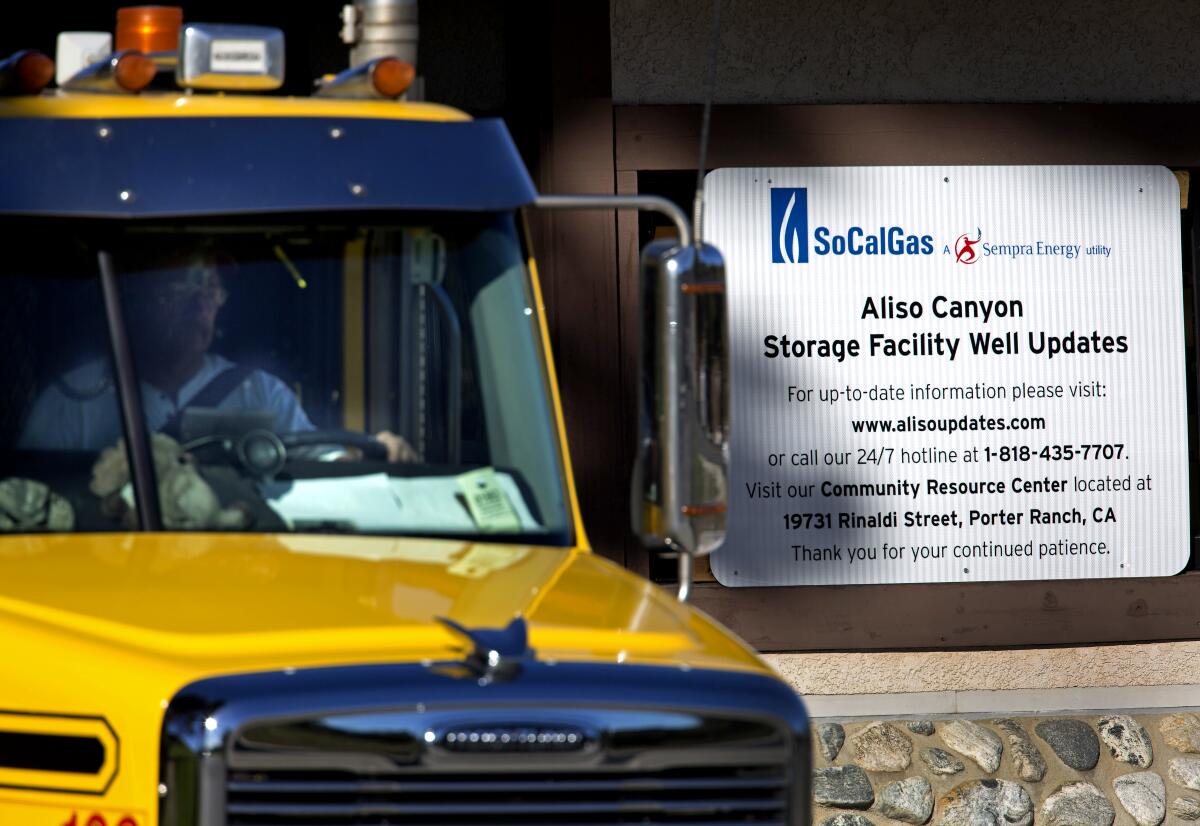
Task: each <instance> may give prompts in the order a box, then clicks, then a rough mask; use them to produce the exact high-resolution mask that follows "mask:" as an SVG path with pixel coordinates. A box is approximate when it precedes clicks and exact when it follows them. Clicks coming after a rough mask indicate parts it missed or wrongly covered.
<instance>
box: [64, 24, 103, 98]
mask: <svg viewBox="0 0 1200 826" xmlns="http://www.w3.org/2000/svg"><path fill="white" fill-rule="evenodd" d="M112 45H113V39H112V35H111V34H109V33H108V32H59V33H58V43H57V45H56V46H55V49H54V82H55V83H57V84H58V85H59V86H62V85H63V84H64V83H66V82H67V80H68V79H70V78H71V77H72V76H74V75H75V74H77V73H78V72H79V71H80V70H82V69H84V68H86V67H88V66H91V65H92V64H93V63H99V62H100V61H101V60H103V59H104V58H106V57H108V56H109V55H110V54H112Z"/></svg>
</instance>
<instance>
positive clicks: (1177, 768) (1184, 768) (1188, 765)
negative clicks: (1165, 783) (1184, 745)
mask: <svg viewBox="0 0 1200 826" xmlns="http://www.w3.org/2000/svg"><path fill="white" fill-rule="evenodd" d="M1167 774H1169V775H1170V776H1171V779H1172V780H1173V781H1175V782H1176V783H1178V784H1179V785H1180V786H1183V787H1185V788H1188V789H1193V790H1195V791H1198V792H1200V757H1176V758H1175V759H1174V760H1172V761H1171V765H1170V767H1169V768H1168V770H1167Z"/></svg>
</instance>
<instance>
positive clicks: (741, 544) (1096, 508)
mask: <svg viewBox="0 0 1200 826" xmlns="http://www.w3.org/2000/svg"><path fill="white" fill-rule="evenodd" d="M705 232H706V240H708V241H710V242H712V243H713V244H715V245H716V246H717V247H719V248H720V249H721V250H722V252H723V253H724V255H725V260H726V264H727V268H728V273H727V275H728V302H729V313H730V316H729V325H730V341H731V349H732V377H731V380H732V406H733V410H732V414H733V438H732V468H731V485H732V488H731V491H730V520H729V533H728V538H727V539H726V542H725V545H724V546H723V548H722V549H721V550H720V551H719V552H718V553H717V554H716V555H715V556H714V557H713V559H712V563H713V571H714V573H715V574H716V576H717V579H718V580H720V581H721V582H722V583H724V584H725V585H732V586H746V585H807V584H813V585H816V584H839V583H846V584H851V583H853V584H862V583H885V582H957V581H978V580H1018V579H1024V580H1040V579H1076V578H1090V577H1133V576H1159V575H1169V574H1174V573H1177V572H1178V571H1179V570H1181V569H1182V568H1183V567H1184V565H1185V564H1186V563H1187V559H1188V555H1189V549H1190V541H1189V535H1190V531H1189V504H1188V503H1189V495H1188V431H1187V399H1186V380H1185V367H1184V346H1185V345H1184V333H1183V294H1182V293H1183V286H1182V283H1183V275H1182V262H1181V257H1180V231H1179V189H1178V184H1177V182H1176V180H1175V178H1174V176H1173V175H1172V174H1171V172H1170V171H1168V170H1167V169H1164V168H1161V167H1045V166H1043V167H1034V166H1029V167H948V168H934V167H918V168H912V167H908V168H904V167H879V168H813V169H721V170H717V171H716V172H713V173H712V174H711V175H709V177H708V183H707V206H706V211H705Z"/></svg>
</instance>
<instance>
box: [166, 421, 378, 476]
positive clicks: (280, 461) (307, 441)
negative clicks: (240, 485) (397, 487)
mask: <svg viewBox="0 0 1200 826" xmlns="http://www.w3.org/2000/svg"><path fill="white" fill-rule="evenodd" d="M210 444H215V445H218V446H219V447H221V448H222V449H223V450H225V451H226V454H227V455H228V454H232V455H233V456H234V457H235V458H236V459H237V461H238V463H240V464H241V465H242V466H243V467H244V468H245V469H246V470H248V471H249V472H250V473H251V474H252V475H254V476H256V477H260V478H262V477H270V476H274V475H275V474H276V473H278V472H279V471H281V470H283V466H284V464H286V463H287V460H288V454H289V453H292V454H294V453H296V452H297V449H298V448H305V447H327V446H330V445H336V446H340V447H349V448H354V449H355V450H358V451H360V452H361V453H362V455H363V458H364V459H370V460H373V461H380V462H385V461H387V458H388V451H387V445H385V444H383V442H380V441H379V440H378V439H376V438H375V437H374V436H371V435H369V434H366V433H356V432H354V431H352V430H298V431H295V432H293V433H284V434H281V435H276V434H275V433H273V432H271V431H270V430H264V429H260V428H255V429H254V430H248V431H246V432H245V433H243V434H242V435H240V436H238V437H236V438H228V437H211V436H210V437H205V438H204V439H201V440H198V441H196V442H192V443H189V444H187V445H184V448H185V449H188V450H192V449H196V448H200V447H205V446H207V445H210ZM293 458H294V456H293Z"/></svg>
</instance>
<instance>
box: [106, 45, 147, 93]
mask: <svg viewBox="0 0 1200 826" xmlns="http://www.w3.org/2000/svg"><path fill="white" fill-rule="evenodd" d="M157 72H158V67H156V66H155V65H154V61H153V60H151V59H150V58H148V57H146V56H145V55H144V54H139V53H138V52H128V53H126V54H123V55H121V57H120V58H118V59H117V65H116V68H114V69H113V80H115V81H116V82H117V85H118V86H120V87H121V88H122V89H124V90H125V91H126V92H140V91H142V90H143V89H145V88H146V87H147V86H149V85H150V82H151V81H152V80H154V75H155V74H156V73H157Z"/></svg>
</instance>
